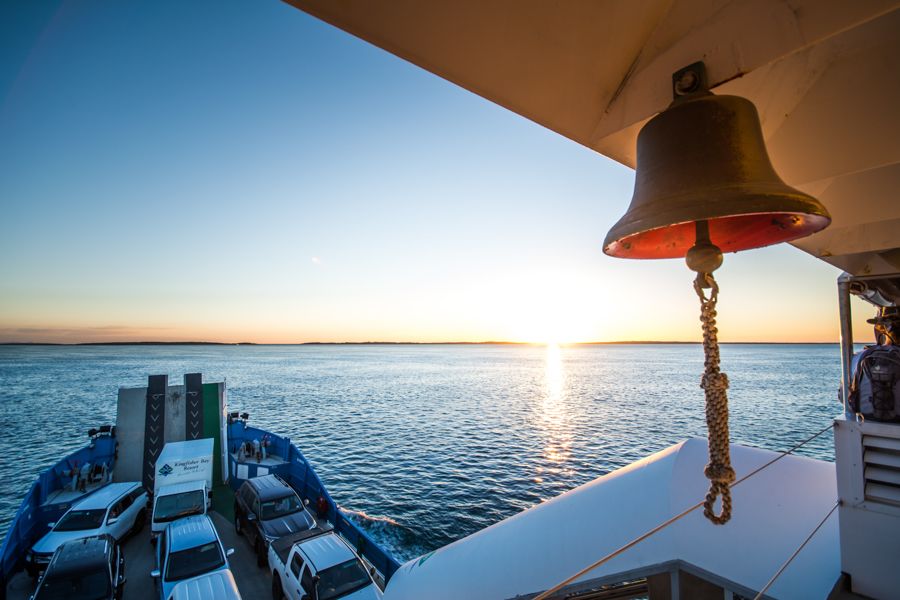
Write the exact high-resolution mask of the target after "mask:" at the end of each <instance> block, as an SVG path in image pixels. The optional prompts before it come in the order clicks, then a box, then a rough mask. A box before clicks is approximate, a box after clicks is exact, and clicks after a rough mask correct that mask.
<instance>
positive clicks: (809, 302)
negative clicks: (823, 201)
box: [0, 2, 871, 345]
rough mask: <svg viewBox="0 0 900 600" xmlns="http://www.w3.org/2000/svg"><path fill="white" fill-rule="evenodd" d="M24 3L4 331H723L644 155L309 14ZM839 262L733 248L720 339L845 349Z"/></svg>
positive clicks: (4, 114) (4, 68)
mask: <svg viewBox="0 0 900 600" xmlns="http://www.w3.org/2000/svg"><path fill="white" fill-rule="evenodd" d="M213 7H214V10H215V14H216V15H217V18H216V19H215V20H214V21H210V20H209V18H208V17H209V14H210V11H211V10H213ZM2 10H3V11H4V12H3V17H4V18H3V19H0V33H2V34H3V35H4V39H7V40H9V42H10V43H9V51H8V52H4V54H3V56H0V161H2V162H3V164H4V166H5V168H4V172H5V175H4V177H2V178H0V202H2V219H0V254H2V256H3V260H2V261H0V343H4V342H15V343H21V342H35V343H42V342H53V343H77V342H125V341H210V342H226V343H238V342H254V343H301V342H369V341H386V342H404V341H407V342H484V341H499V342H524V343H536V344H550V345H553V344H572V343H583V342H613V341H647V340H654V341H697V340H699V339H700V329H699V322H698V320H697V319H698V311H699V307H698V305H697V299H696V296H695V295H694V292H693V290H692V288H691V280H692V276H691V274H690V272H688V271H687V269H686V268H685V266H684V263H683V262H682V261H674V260H665V261H625V260H620V259H614V258H610V257H607V256H605V255H604V254H603V252H602V249H601V246H602V241H603V239H604V236H605V235H606V232H607V230H608V229H609V228H610V226H611V225H612V224H613V223H614V222H615V221H616V220H617V219H618V218H619V217H620V216H621V215H622V213H623V212H624V211H625V209H626V208H627V206H628V202H629V200H630V197H631V193H632V185H633V172H632V171H631V170H630V169H627V168H625V167H623V166H622V165H619V164H617V163H614V162H612V161H610V160H609V159H607V158H604V157H602V156H600V155H599V154H596V153H595V152H593V151H591V150H588V149H587V148H585V147H582V146H580V145H578V144H576V143H574V142H572V141H570V140H567V139H565V138H563V137H562V136H560V135H558V134H556V133H553V132H551V131H548V130H547V129H544V128H542V127H540V126H538V125H536V124H535V123H532V122H530V121H528V120H526V119H524V118H522V117H519V116H517V115H515V114H513V113H511V112H509V111H507V110H505V109H503V108H500V107H499V106H496V105H494V104H491V103H490V102H487V101H486V100H483V99H481V98H479V97H477V96H475V95H474V94H471V93H468V92H466V91H464V90H462V89H460V88H458V87H456V86H454V85H452V84H450V83H447V82H446V81H443V80H441V79H439V78H437V77H435V76H433V75H431V74H429V73H426V72H424V71H422V70H421V69H418V68H417V67H414V66H412V65H410V64H409V63H406V62H404V61H402V60H400V59H398V58H396V57H393V56H390V55H388V54H387V53H385V52H382V51H380V50H377V49H375V48H373V47H372V46H369V45H368V44H366V43H364V42H362V41H360V40H357V39H355V38H352V37H351V36H349V35H346V34H344V33H342V32H340V31H337V30H335V29H333V28H331V27H329V26H327V25H324V24H322V23H321V22H318V21H316V20H315V19H313V18H311V17H308V16H306V15H304V14H303V13H301V12H299V11H297V10H295V9H293V8H292V7H290V6H287V5H285V4H282V3H275V2H273V3H254V5H253V6H252V7H251V6H249V5H244V4H236V5H219V4H215V5H213V4H211V3H206V2H197V3H190V4H186V5H181V4H179V5H177V6H176V5H167V4H144V5H140V6H136V5H135V6H133V5H125V4H115V5H83V4H80V3H18V4H15V5H10V6H7V7H5V8H3V9H2ZM173 24H174V25H173ZM161 39H165V40H166V42H165V44H163V45H160V44H159V40H161ZM110 48H114V49H115V52H110ZM838 274H839V273H838V272H837V270H836V269H834V268H832V267H829V266H828V265H825V264H823V263H821V262H820V261H817V260H815V259H813V258H812V257H810V256H808V255H806V254H804V253H803V252H801V251H799V250H797V249H795V248H793V247H790V246H787V245H781V246H776V247H771V248H764V249H761V250H757V251H751V252H745V253H740V254H737V255H727V256H726V258H725V265H724V266H723V267H722V269H721V270H720V272H719V273H717V277H718V278H719V281H720V284H721V286H722V292H721V297H720V305H719V306H720V318H719V328H720V331H721V339H722V340H723V341H773V342H776V341H777V342H791V341H799V342H807V341H808V342H836V341H837V339H838V325H837V300H836V292H835V279H836V278H837V276H838ZM785 290H789V291H790V293H782V292H784V291H785ZM854 306H855V307H856V308H857V309H858V310H856V312H855V319H856V322H855V331H856V334H857V339H859V340H863V341H864V340H867V339H869V338H870V337H871V335H870V327H869V326H868V325H867V324H866V323H865V321H864V319H865V318H866V317H868V316H870V315H869V314H868V311H867V310H866V309H864V308H863V307H862V306H861V305H860V304H859V303H857V304H855V305H854Z"/></svg>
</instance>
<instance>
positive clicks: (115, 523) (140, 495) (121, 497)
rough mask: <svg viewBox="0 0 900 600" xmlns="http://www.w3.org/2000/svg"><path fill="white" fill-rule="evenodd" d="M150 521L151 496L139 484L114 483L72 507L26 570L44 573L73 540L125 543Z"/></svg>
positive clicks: (37, 546)
mask: <svg viewBox="0 0 900 600" xmlns="http://www.w3.org/2000/svg"><path fill="white" fill-rule="evenodd" d="M146 520H147V493H146V492H145V491H144V488H143V487H141V484H139V483H110V484H108V485H105V486H103V487H102V488H100V489H99V490H97V491H96V492H94V493H92V494H90V495H89V496H87V497H85V498H83V499H82V500H80V501H79V502H77V503H75V504H74V505H72V508H70V509H69V510H68V511H66V513H65V514H64V515H63V516H62V517H61V518H60V519H59V521H57V522H56V523H51V524H50V531H49V532H48V533H47V534H46V535H45V536H44V537H42V538H41V539H40V540H38V542H37V543H36V544H35V545H34V546H32V548H31V551H30V552H29V553H28V559H27V563H26V568H27V569H28V571H29V573H31V574H32V575H37V574H38V573H40V572H41V571H43V570H44V569H45V568H46V567H47V564H48V563H49V562H50V559H51V558H52V557H53V553H54V552H55V551H56V549H57V548H58V547H60V546H61V545H62V544H64V543H65V542H68V541H70V540H76V539H79V538H83V537H88V536H92V535H103V534H108V535H110V536H112V537H113V538H115V540H116V541H119V540H121V539H122V538H124V537H125V536H126V535H128V534H129V533H132V532H138V531H140V530H141V528H142V527H143V526H144V523H145V522H146Z"/></svg>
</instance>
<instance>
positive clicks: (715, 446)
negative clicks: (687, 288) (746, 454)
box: [694, 272, 735, 525]
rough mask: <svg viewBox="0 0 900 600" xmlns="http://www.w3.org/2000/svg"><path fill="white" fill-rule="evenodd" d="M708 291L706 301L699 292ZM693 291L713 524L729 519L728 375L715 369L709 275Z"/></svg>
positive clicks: (714, 287)
mask: <svg viewBox="0 0 900 600" xmlns="http://www.w3.org/2000/svg"><path fill="white" fill-rule="evenodd" d="M704 288H708V289H709V290H710V292H709V298H707V297H706V295H705V294H704V293H703V290H704ZM694 290H695V291H696V292H697V296H698V297H699V298H700V322H701V323H702V324H703V354H704V357H705V358H704V363H703V366H704V372H703V377H702V378H701V380H700V387H701V388H703V390H704V392H705V394H706V427H707V430H708V435H709V464H707V465H706V468H705V469H704V471H703V472H704V474H705V475H706V478H707V479H709V480H710V486H709V492H707V494H706V500H705V501H704V502H703V514H704V516H706V518H707V519H709V520H710V521H711V522H712V523H714V524H715V525H724V524H725V523H727V522H728V521H729V520H730V519H731V487H730V486H731V484H732V483H733V482H734V477H735V476H734V469H732V468H731V453H730V447H729V445H728V393H727V391H726V390H727V389H728V376H727V375H726V374H725V373H722V372H721V371H720V370H719V339H718V336H717V334H718V331H719V330H718V329H717V328H716V302H717V301H718V297H719V286H718V284H717V283H716V280H715V278H714V277H713V275H712V273H703V272H701V273H698V274H697V279H695V280H694ZM719 496H721V497H722V511H721V512H720V513H719V514H718V515H717V514H716V513H715V503H716V498H718V497H719Z"/></svg>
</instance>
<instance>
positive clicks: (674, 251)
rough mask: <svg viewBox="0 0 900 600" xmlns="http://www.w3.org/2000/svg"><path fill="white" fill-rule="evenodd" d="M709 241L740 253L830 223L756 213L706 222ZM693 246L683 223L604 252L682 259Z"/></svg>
mask: <svg viewBox="0 0 900 600" xmlns="http://www.w3.org/2000/svg"><path fill="white" fill-rule="evenodd" d="M708 222H709V237H710V241H711V242H712V243H713V244H715V245H716V246H718V247H719V249H721V250H722V252H739V251H741V250H750V249H753V248H762V247H764V246H771V245H772V244H778V243H781V242H789V241H791V240H796V239H799V238H802V237H805V236H807V235H810V234H813V233H815V232H817V231H820V230H822V229H824V228H825V227H826V226H827V225H828V223H830V222H831V219H830V218H829V217H827V216H824V215H817V214H806V213H791V212H781V213H758V214H749V215H736V216H729V217H720V218H717V219H709V220H708ZM695 242H696V225H695V222H694V221H686V222H684V223H677V224H674V225H667V226H664V227H658V228H656V229H650V230H647V231H642V232H638V233H635V234H632V235H628V236H625V237H623V238H622V239H619V240H615V241H613V242H611V243H610V244H608V245H607V246H605V247H604V248H603V252H605V253H606V254H608V255H610V256H615V257H619V258H638V259H640V258H646V259H655V258H682V257H684V255H685V254H686V253H687V251H688V250H689V249H690V248H691V247H692V246H693V245H694V243H695Z"/></svg>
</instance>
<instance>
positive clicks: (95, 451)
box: [0, 436, 116, 598]
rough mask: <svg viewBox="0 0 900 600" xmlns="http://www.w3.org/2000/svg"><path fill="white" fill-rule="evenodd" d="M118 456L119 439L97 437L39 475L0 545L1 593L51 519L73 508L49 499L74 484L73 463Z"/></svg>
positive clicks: (94, 462) (111, 459) (110, 460)
mask: <svg viewBox="0 0 900 600" xmlns="http://www.w3.org/2000/svg"><path fill="white" fill-rule="evenodd" d="M115 458H116V439H115V438H114V437H109V436H101V437H98V438H95V439H94V440H93V441H92V442H91V444H90V445H88V446H85V447H84V448H82V449H80V450H76V451H75V452H73V453H71V454H69V455H68V456H66V457H65V458H63V459H62V460H60V461H59V462H57V463H56V464H55V465H53V466H52V467H49V468H48V469H46V470H45V471H43V472H42V473H41V474H40V475H38V478H37V481H35V482H34V483H33V484H31V489H29V490H28V493H27V494H25V498H24V499H23V500H22V504H20V505H19V510H18V511H17V512H16V516H15V518H14V519H13V521H12V523H11V524H10V526H9V531H7V533H6V539H4V540H3V546H2V547H0V584H2V586H0V594H2V596H0V597H3V598H5V597H6V584H7V582H8V581H9V578H10V577H11V576H12V574H13V573H15V572H16V571H17V570H19V569H20V568H21V566H22V563H23V561H24V559H25V555H26V554H27V552H28V550H29V549H30V548H31V546H32V545H33V544H34V542H35V541H37V540H38V539H39V538H40V537H41V536H43V535H44V534H45V533H47V531H48V530H49V527H48V526H47V524H48V523H52V522H54V521H56V520H57V519H59V517H61V516H62V514H63V513H64V512H65V511H67V510H68V509H69V507H70V506H71V503H69V502H48V498H49V497H50V495H51V494H53V493H54V492H58V491H59V490H62V489H63V488H64V487H66V486H69V485H70V484H71V481H72V478H71V475H69V473H70V472H71V470H72V465H74V464H76V463H77V464H79V465H83V464H85V463H86V462H90V463H91V464H92V465H97V464H101V463H105V464H107V465H112V464H114V463H115Z"/></svg>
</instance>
